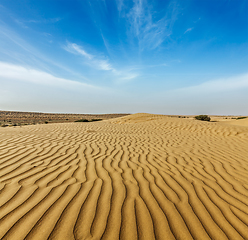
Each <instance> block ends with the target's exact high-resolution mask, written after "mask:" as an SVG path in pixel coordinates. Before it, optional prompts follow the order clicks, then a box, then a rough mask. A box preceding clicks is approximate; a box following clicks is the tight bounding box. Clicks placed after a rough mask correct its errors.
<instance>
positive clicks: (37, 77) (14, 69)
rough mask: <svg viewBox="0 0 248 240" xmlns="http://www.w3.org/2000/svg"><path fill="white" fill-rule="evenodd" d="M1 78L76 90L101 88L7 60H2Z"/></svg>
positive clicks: (0, 67) (0, 66) (0, 64)
mask: <svg viewBox="0 0 248 240" xmlns="http://www.w3.org/2000/svg"><path fill="white" fill-rule="evenodd" d="M0 79H1V80H2V81H4V80H15V81H22V82H29V83H33V84H39V85H46V86H55V87H60V88H65V89H68V88H69V89H74V90H77V89H82V88H83V89H85V88H86V89H98V90H99V89H100V88H99V87H96V86H93V85H90V84H86V83H82V82H77V81H72V80H68V79H64V78H59V77H56V76H53V75H52V74H49V73H46V72H43V71H39V70H36V69H33V68H26V67H23V66H20V65H14V64H9V63H6V62H0Z"/></svg>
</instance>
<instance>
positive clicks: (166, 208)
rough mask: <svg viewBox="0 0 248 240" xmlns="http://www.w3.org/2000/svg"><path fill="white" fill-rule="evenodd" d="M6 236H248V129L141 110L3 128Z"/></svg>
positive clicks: (0, 230)
mask: <svg viewBox="0 0 248 240" xmlns="http://www.w3.org/2000/svg"><path fill="white" fill-rule="evenodd" d="M239 121H241V120H239ZM246 121H247V120H246V119H244V121H243V122H246ZM236 122H238V121H236ZM0 239H9V240H12V239H14V240H19V239H20V240H21V239H34V240H42V239H58V240H63V239H64V240H70V239H111V240H112V239H113V240H114V239H116V240H117V239H126V240H133V239H146V240H149V239H182V240H185V239H218V240H221V239H233V240H239V239H248V127H246V126H245V124H244V126H235V125H230V124H227V123H218V122H201V121H197V120H193V119H187V118H186V119H179V118H171V117H166V116H160V115H149V114H134V115H131V116H125V117H122V118H118V119H112V120H105V121H102V122H94V123H59V124H47V125H45V124H44V125H35V126H25V127H12V128H10V127H7V128H1V129H0Z"/></svg>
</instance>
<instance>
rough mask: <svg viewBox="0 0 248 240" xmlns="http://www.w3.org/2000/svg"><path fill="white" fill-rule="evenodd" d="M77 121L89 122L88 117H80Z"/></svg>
mask: <svg viewBox="0 0 248 240" xmlns="http://www.w3.org/2000/svg"><path fill="white" fill-rule="evenodd" d="M75 122H89V120H88V119H79V120H76V121H75Z"/></svg>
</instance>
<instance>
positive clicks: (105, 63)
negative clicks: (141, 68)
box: [63, 42, 139, 82]
mask: <svg viewBox="0 0 248 240" xmlns="http://www.w3.org/2000/svg"><path fill="white" fill-rule="evenodd" d="M63 48H64V50H66V51H67V52H70V53H72V54H75V55H80V56H82V57H83V58H84V59H85V64H87V65H89V66H91V67H92V68H95V69H97V70H102V71H108V72H111V73H112V74H113V77H114V78H115V81H114V82H127V80H128V81H130V80H131V79H135V78H136V77H138V76H139V74H138V73H130V71H129V70H126V71H122V70H118V69H116V68H115V67H113V66H112V64H111V63H110V62H109V60H108V59H107V58H106V57H105V58H103V57H101V54H98V55H93V54H91V53H89V52H88V51H86V50H85V49H84V48H83V47H82V46H79V45H78V44H76V43H69V42H68V43H67V45H66V46H63Z"/></svg>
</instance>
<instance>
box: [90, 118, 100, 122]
mask: <svg viewBox="0 0 248 240" xmlns="http://www.w3.org/2000/svg"><path fill="white" fill-rule="evenodd" d="M96 121H102V119H100V118H98V119H94V118H93V119H91V122H96Z"/></svg>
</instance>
